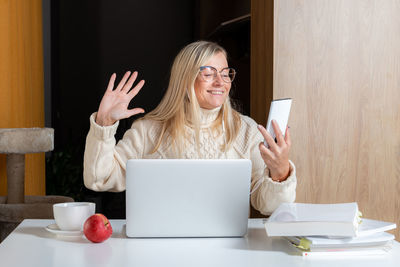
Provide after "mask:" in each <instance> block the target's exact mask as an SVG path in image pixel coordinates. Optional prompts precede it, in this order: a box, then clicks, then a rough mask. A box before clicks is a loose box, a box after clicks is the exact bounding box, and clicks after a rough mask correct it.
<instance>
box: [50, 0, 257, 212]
mask: <svg viewBox="0 0 400 267" xmlns="http://www.w3.org/2000/svg"><path fill="white" fill-rule="evenodd" d="M47 3H48V9H47V10H48V13H49V14H48V15H47V17H48V18H49V19H48V21H49V22H50V27H47V28H48V29H49V30H48V31H46V26H47V25H45V26H44V35H45V36H44V40H45V42H46V40H48V42H49V43H48V44H46V43H45V44H44V47H45V49H46V48H48V50H49V51H50V53H48V51H47V53H46V51H45V55H46V54H49V55H48V58H49V60H48V62H49V64H48V66H47V67H46V62H45V84H46V83H47V84H49V85H50V86H48V87H47V88H45V90H46V94H45V95H46V97H47V99H46V103H47V104H46V124H47V125H46V126H49V127H52V128H54V129H55V149H54V151H53V152H51V153H49V154H48V155H46V193H47V194H53V195H68V196H72V197H73V198H74V199H75V201H93V202H96V206H97V212H101V213H104V214H105V215H106V216H107V217H109V218H125V193H124V192H122V193H107V192H93V191H90V190H88V189H86V188H85V187H84V185H83V175H82V172H83V151H84V146H85V139H86V134H87V132H88V130H89V116H90V115H91V114H92V113H93V112H95V111H97V108H98V105H99V103H100V100H101V98H102V96H103V93H104V91H105V89H106V86H107V83H108V80H109V78H110V76H111V74H112V73H114V72H115V73H117V81H118V82H119V79H120V78H121V77H122V75H123V74H124V73H125V72H126V71H127V70H132V71H133V70H137V71H138V72H139V78H138V79H144V80H146V84H145V86H144V87H143V89H142V90H141V91H140V93H139V94H138V95H137V96H136V97H135V98H134V100H133V101H132V103H131V105H132V106H138V107H142V108H144V109H145V110H146V111H150V110H152V109H153V108H155V107H156V105H157V104H158V103H159V102H160V100H161V98H162V97H163V95H164V92H165V89H166V88H167V85H168V79H169V74H170V67H171V65H172V61H173V59H174V57H175V56H176V54H177V53H178V52H179V50H180V49H181V48H183V47H184V46H185V45H187V44H189V43H190V42H193V41H196V40H200V39H201V40H211V41H216V42H218V43H219V44H221V45H222V46H223V47H224V48H225V49H227V51H228V54H229V58H228V61H229V65H230V66H231V67H233V68H235V69H236V70H237V72H238V74H237V78H236V80H235V82H234V84H233V85H232V90H231V97H232V98H233V99H234V100H235V103H236V104H237V105H236V106H237V109H239V111H241V112H242V113H244V114H246V115H248V114H249V110H250V107H249V90H250V16H249V14H250V0H231V1H227V0H219V1H215V0H214V1H212V0H192V1H189V0H169V1H159V0H146V1H133V0H132V1H124V0H113V1H106V0H102V1H98V0H68V1H66V0H52V1H50V2H47ZM44 11H46V9H44ZM45 18H46V14H44V21H45ZM230 20H234V21H231V22H229V21H230ZM224 22H227V23H224ZM45 60H46V57H45ZM136 118H137V117H135V118H130V119H126V120H123V121H121V122H120V126H119V128H118V132H117V136H116V138H117V140H118V139H120V138H121V137H122V134H123V133H124V132H125V130H126V129H128V128H129V127H130V125H131V124H132V122H133V120H134V119H136Z"/></svg>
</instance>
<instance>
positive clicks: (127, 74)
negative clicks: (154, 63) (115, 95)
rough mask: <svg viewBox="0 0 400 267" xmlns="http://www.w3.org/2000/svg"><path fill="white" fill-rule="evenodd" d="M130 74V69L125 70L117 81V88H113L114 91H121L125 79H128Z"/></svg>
mask: <svg viewBox="0 0 400 267" xmlns="http://www.w3.org/2000/svg"><path fill="white" fill-rule="evenodd" d="M130 75H131V72H130V71H127V72H126V73H125V75H124V77H122V80H121V81H120V82H119V84H118V86H117V88H115V91H121V89H122V88H123V87H124V85H125V83H126V81H127V80H128V78H129V76H130Z"/></svg>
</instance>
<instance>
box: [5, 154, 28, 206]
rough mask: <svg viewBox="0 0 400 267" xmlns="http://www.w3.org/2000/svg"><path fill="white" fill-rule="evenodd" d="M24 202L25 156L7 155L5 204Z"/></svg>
mask: <svg viewBox="0 0 400 267" xmlns="http://www.w3.org/2000/svg"><path fill="white" fill-rule="evenodd" d="M24 202H25V154H7V204H16V203H24Z"/></svg>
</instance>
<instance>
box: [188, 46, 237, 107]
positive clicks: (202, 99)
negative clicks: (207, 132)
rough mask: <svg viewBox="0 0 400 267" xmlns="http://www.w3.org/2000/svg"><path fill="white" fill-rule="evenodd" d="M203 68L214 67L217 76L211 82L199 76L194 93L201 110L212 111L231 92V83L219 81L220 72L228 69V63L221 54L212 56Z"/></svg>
mask: <svg viewBox="0 0 400 267" xmlns="http://www.w3.org/2000/svg"><path fill="white" fill-rule="evenodd" d="M204 65H205V66H211V67H214V68H215V69H216V70H217V72H218V74H217V77H216V78H215V79H214V80H213V81H209V82H207V81H205V80H204V79H203V77H202V76H201V75H200V74H199V75H197V78H196V81H195V83H194V91H195V93H196V97H197V101H198V102H199V104H200V107H201V108H204V109H214V108H217V107H220V106H221V105H222V104H223V103H224V102H225V100H226V98H227V97H228V95H229V91H230V90H231V83H227V82H224V81H223V80H222V79H221V75H220V73H219V72H220V71H221V70H222V69H224V68H227V67H228V62H227V60H226V57H225V55H224V54H223V53H222V52H219V53H216V54H215V55H213V56H212V57H211V58H210V59H209V60H208V61H207V62H206V64H204Z"/></svg>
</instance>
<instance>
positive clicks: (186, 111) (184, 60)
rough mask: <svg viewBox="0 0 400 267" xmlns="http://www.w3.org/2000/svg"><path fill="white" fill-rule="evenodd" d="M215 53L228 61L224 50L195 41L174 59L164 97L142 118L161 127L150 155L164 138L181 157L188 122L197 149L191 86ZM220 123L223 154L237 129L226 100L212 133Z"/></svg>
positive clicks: (195, 104) (197, 129)
mask: <svg viewBox="0 0 400 267" xmlns="http://www.w3.org/2000/svg"><path fill="white" fill-rule="evenodd" d="M217 53H223V54H224V55H225V57H227V53H226V51H225V49H224V48H222V47H221V46H219V45H218V44H216V43H213V42H208V41H198V42H194V43H191V44H189V45H187V46H185V47H184V48H183V49H182V50H181V51H180V52H179V53H178V55H177V56H176V57H175V60H174V63H173V65H172V68H171V77H170V80H169V85H168V89H167V91H166V93H165V95H164V97H163V98H162V100H161V102H160V104H159V105H158V106H157V107H156V108H155V109H154V110H152V111H151V112H150V113H148V114H146V115H145V116H144V117H143V119H150V120H154V121H158V122H160V123H161V129H160V133H159V137H158V140H157V142H156V145H155V147H154V149H153V151H152V153H154V152H156V151H157V150H158V148H159V147H160V145H161V142H162V141H163V140H164V138H169V140H168V141H169V142H170V143H171V144H174V145H175V148H176V149H177V152H178V153H179V154H181V153H182V151H183V150H184V142H185V137H186V131H185V125H188V124H189V120H190V122H191V124H192V125H193V126H194V130H195V141H196V144H197V149H199V142H198V140H199V135H200V128H201V121H200V105H199V103H198V101H197V97H196V94H195V90H194V83H195V80H196V77H197V75H198V74H199V70H200V67H201V66H203V65H204V64H205V63H206V62H207V61H208V60H209V59H210V58H211V57H212V56H214V55H215V54H217ZM222 115H223V117H224V118H222ZM222 119H223V120H224V125H225V132H223V134H225V144H224V146H223V147H222V150H224V151H226V150H227V149H228V147H229V146H230V145H231V144H232V142H233V141H234V139H235V138H236V136H237V134H238V130H239V127H240V116H239V113H238V112H237V111H235V110H234V109H233V108H232V107H231V103H230V99H229V96H228V97H227V98H226V100H225V103H224V104H223V105H222V107H221V110H220V112H219V114H218V117H217V119H216V120H215V123H214V124H213V126H212V129H213V130H218V129H220V128H221V125H222ZM164 141H167V140H166V139H165V140H164Z"/></svg>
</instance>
